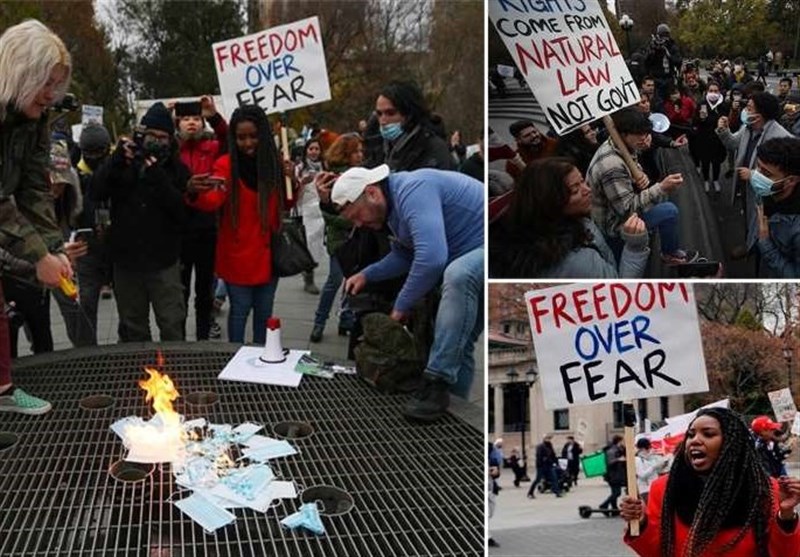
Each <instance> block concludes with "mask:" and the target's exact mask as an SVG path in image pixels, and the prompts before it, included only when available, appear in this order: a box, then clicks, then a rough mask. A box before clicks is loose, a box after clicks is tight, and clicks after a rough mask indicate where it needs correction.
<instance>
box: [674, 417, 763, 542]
mask: <svg viewBox="0 0 800 557" xmlns="http://www.w3.org/2000/svg"><path fill="white" fill-rule="evenodd" d="M700 416H711V417H712V418H714V419H716V420H717V421H718V422H719V424H720V428H721V430H722V447H721V449H720V454H719V457H718V459H717V461H716V463H715V464H714V467H713V468H712V470H711V471H710V472H709V474H708V475H707V476H701V475H699V474H698V473H697V472H695V471H694V469H693V468H692V466H691V464H690V463H689V460H688V457H687V453H686V439H684V440H683V442H681V444H680V446H679V447H678V450H677V452H676V453H675V462H674V463H673V465H672V469H671V470H670V473H669V479H668V480H667V487H666V492H665V494H664V502H663V505H662V508H661V512H662V515H661V555H662V556H663V557H672V556H673V555H675V549H676V548H675V517H676V515H677V517H678V518H679V519H680V520H681V521H682V522H684V523H686V524H689V525H690V526H691V527H690V530H689V538H688V540H687V542H686V546H685V547H684V548H683V549H682V551H681V555H682V557H698V556H699V555H701V554H702V553H703V551H705V550H706V549H707V548H708V547H709V545H710V544H711V542H712V540H713V539H714V537H715V536H716V535H717V533H718V532H719V531H720V530H721V529H723V528H725V529H728V528H738V531H737V533H736V536H735V537H734V539H733V540H731V542H730V543H728V544H727V545H726V546H725V547H723V548H720V549H719V550H718V553H719V554H720V555H724V554H726V552H727V551H729V550H730V549H732V548H733V547H734V546H735V545H736V544H738V543H739V542H740V541H741V540H742V539H743V538H744V537H745V535H746V534H747V532H748V530H750V529H752V531H753V534H754V536H755V540H756V545H757V546H758V553H759V556H760V557H769V553H768V551H767V524H768V522H769V518H770V512H771V509H772V503H773V500H772V488H771V484H770V480H769V476H768V475H767V473H766V472H765V471H764V469H763V467H762V466H761V460H760V458H759V456H758V453H757V452H756V449H755V445H754V443H753V440H752V438H751V436H750V431H749V430H748V428H747V425H746V424H745V423H744V421H742V419H741V417H740V416H739V415H738V414H736V413H735V412H733V411H731V410H728V409H727V408H707V409H704V410H700V411H699V412H698V413H697V418H699V417H700ZM697 418H695V420H696V419H697ZM692 424H694V422H692ZM689 427H691V425H690V426H689ZM687 429H688V428H687Z"/></svg>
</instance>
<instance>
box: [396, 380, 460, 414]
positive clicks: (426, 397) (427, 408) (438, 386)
mask: <svg viewBox="0 0 800 557" xmlns="http://www.w3.org/2000/svg"><path fill="white" fill-rule="evenodd" d="M449 389H450V385H449V384H448V383H446V382H445V381H442V380H441V379H437V378H433V377H431V376H430V375H425V377H424V379H423V382H422V385H421V386H420V387H419V388H418V389H417V390H416V391H415V392H414V394H412V395H411V398H410V399H409V400H408V402H407V403H406V407H405V409H404V410H403V415H404V416H405V417H406V418H410V419H412V420H418V421H421V422H435V421H436V420H438V419H439V418H441V417H442V416H444V414H445V411H446V410H447V407H448V405H449V404H450V391H449Z"/></svg>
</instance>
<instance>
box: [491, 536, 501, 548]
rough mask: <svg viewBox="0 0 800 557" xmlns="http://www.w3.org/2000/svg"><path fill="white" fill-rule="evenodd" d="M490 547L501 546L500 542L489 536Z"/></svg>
mask: <svg viewBox="0 0 800 557" xmlns="http://www.w3.org/2000/svg"><path fill="white" fill-rule="evenodd" d="M489 547H500V544H499V543H497V542H496V541H494V538H489Z"/></svg>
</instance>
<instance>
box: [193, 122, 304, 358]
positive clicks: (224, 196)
mask: <svg viewBox="0 0 800 557" xmlns="http://www.w3.org/2000/svg"><path fill="white" fill-rule="evenodd" d="M270 129H271V128H270V125H269V121H268V120H267V116H266V114H264V111H263V110H262V109H261V108H259V107H257V106H243V107H240V108H237V109H236V110H235V111H234V112H233V115H232V116H231V122H230V127H229V132H228V143H229V145H230V148H229V152H228V153H227V154H225V155H223V156H221V157H220V158H218V159H217V162H216V163H214V168H213V170H212V176H211V177H210V178H204V177H199V176H193V177H192V179H191V180H190V181H189V184H188V186H187V191H188V194H189V200H188V203H189V204H190V205H192V206H193V207H196V208H198V209H200V210H202V211H217V210H219V209H222V211H221V215H222V216H221V218H220V225H219V235H218V236H217V250H216V258H215V267H216V273H217V275H218V276H219V277H220V278H221V279H222V280H224V281H225V285H226V286H227V288H228V295H229V297H230V303H231V307H230V313H229V314H228V340H230V342H244V328H245V325H246V324H247V317H248V316H249V314H250V311H251V310H252V311H253V342H255V343H256V344H264V342H265V341H266V334H267V333H266V327H265V326H264V324H265V323H266V321H267V318H268V317H270V316H271V315H272V303H273V301H274V299H275V291H276V290H277V288H278V277H277V276H276V275H275V274H274V273H273V272H272V252H271V250H270V245H271V239H272V234H273V233H275V231H277V230H278V227H279V226H280V222H281V216H280V213H281V210H282V208H284V207H285V205H286V204H288V201H285V200H284V199H283V191H284V190H283V183H284V181H283V176H284V174H286V175H289V176H291V174H292V172H293V168H292V163H291V161H288V160H287V161H284V162H283V164H282V163H281V158H280V155H279V153H278V150H277V148H276V147H275V141H274V140H273V139H272V134H271V131H270ZM217 176H219V177H222V178H224V183H221V184H220V183H217V181H216V179H215V177H217Z"/></svg>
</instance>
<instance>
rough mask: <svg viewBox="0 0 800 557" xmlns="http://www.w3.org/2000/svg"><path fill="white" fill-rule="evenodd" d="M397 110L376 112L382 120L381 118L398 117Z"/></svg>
mask: <svg viewBox="0 0 800 557" xmlns="http://www.w3.org/2000/svg"><path fill="white" fill-rule="evenodd" d="M396 115H397V109H396V108H387V109H386V110H375V116H377V117H378V118H380V117H381V116H389V117H391V116H396Z"/></svg>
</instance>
